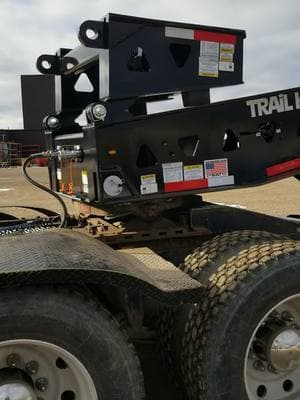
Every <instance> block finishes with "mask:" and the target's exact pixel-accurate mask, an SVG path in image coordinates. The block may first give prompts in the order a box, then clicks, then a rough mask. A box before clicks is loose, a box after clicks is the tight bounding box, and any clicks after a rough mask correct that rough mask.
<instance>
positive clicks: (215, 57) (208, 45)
mask: <svg viewBox="0 0 300 400" xmlns="http://www.w3.org/2000/svg"><path fill="white" fill-rule="evenodd" d="M219 48H220V45H219V43H218V42H208V41H204V40H203V41H201V42H200V57H199V76H206V77H212V78H217V77H218V76H219Z"/></svg>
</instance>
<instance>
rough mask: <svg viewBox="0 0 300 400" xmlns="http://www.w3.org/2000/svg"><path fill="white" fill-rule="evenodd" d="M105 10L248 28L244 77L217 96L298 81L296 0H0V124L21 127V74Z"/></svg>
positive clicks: (70, 42)
mask: <svg viewBox="0 0 300 400" xmlns="http://www.w3.org/2000/svg"><path fill="white" fill-rule="evenodd" d="M108 12H115V13H122V14H129V15H135V16H140V17H148V18H159V19H165V20H170V21H181V22H193V23H196V24H203V25H215V26H224V27H228V28H239V29H245V30H246V31H247V39H246V42H245V60H244V80H245V82H246V83H245V84H244V85H239V86H235V87H230V88H220V89H215V90H214V91H213V93H212V98H213V100H214V101H217V100H221V99H226V98H231V97H240V96H244V95H248V94H256V93H260V92H264V91H271V90H276V89H284V88H291V87H296V86H300V74H299V72H298V71H299V67H300V24H299V21H300V1H299V0H285V1H275V0H250V1H246V0H172V1H171V0H0V17H1V18H0V21H1V22H0V129H1V128H8V127H9V128H11V129H13V128H22V109H21V98H20V75H21V74H31V73H36V70H35V61H36V59H37V57H38V56H39V55H40V54H43V53H48V54H51V53H54V52H55V51H56V50H57V49H58V48H59V47H74V46H76V45H77V44H78V41H77V30H78V28H79V26H80V24H81V22H83V21H84V20H86V19H100V18H102V17H103V16H104V15H105V14H106V13H108Z"/></svg>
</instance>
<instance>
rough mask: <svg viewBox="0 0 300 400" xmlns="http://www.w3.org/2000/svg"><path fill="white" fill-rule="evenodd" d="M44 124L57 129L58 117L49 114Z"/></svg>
mask: <svg viewBox="0 0 300 400" xmlns="http://www.w3.org/2000/svg"><path fill="white" fill-rule="evenodd" d="M46 124H47V127H48V128H49V129H57V128H59V119H58V118H57V117H55V116H54V115H51V116H50V117H49V118H47V122H46Z"/></svg>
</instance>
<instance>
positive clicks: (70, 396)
mask: <svg viewBox="0 0 300 400" xmlns="http://www.w3.org/2000/svg"><path fill="white" fill-rule="evenodd" d="M0 326H1V329H0V398H4V399H6V398H10V399H15V398H16V399H19V398H22V399H23V398H24V399H25V398H26V399H27V398H30V399H34V400H37V399H43V400H53V399H58V400H83V399H89V400H110V399H115V400H121V399H122V400H124V399H130V400H141V399H144V386H143V376H142V372H141V369H140V364H139V360H138V358H137V356H136V354H135V351H134V348H133V345H132V344H131V343H130V342H129V340H128V337H127V336H126V334H125V333H124V332H122V331H121V329H120V326H119V324H118V322H117V321H116V320H115V319H114V317H113V316H112V315H111V314H110V313H109V312H108V311H107V310H106V309H105V308H104V307H103V306H102V305H101V304H99V303H97V302H96V301H95V302H94V301H93V300H90V299H86V298H85V297H84V296H83V295H81V294H80V293H77V292H70V291H67V290H64V289H63V290H61V289H51V288H36V287H35V288H31V287H27V288H16V289H10V290H2V291H1V300H0ZM18 396H19V397H18Z"/></svg>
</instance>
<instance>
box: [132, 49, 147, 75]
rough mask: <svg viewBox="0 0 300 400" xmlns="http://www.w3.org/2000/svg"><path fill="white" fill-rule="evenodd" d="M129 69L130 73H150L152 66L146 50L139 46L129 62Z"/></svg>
mask: <svg viewBox="0 0 300 400" xmlns="http://www.w3.org/2000/svg"><path fill="white" fill-rule="evenodd" d="M127 67H128V70H129V71H136V72H148V71H149V70H150V65H149V62H148V60H147V57H146V55H145V53H144V50H143V49H142V48H141V47H140V46H138V47H137V48H135V49H134V50H133V52H132V54H131V56H130V58H129V60H128V63H127Z"/></svg>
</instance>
